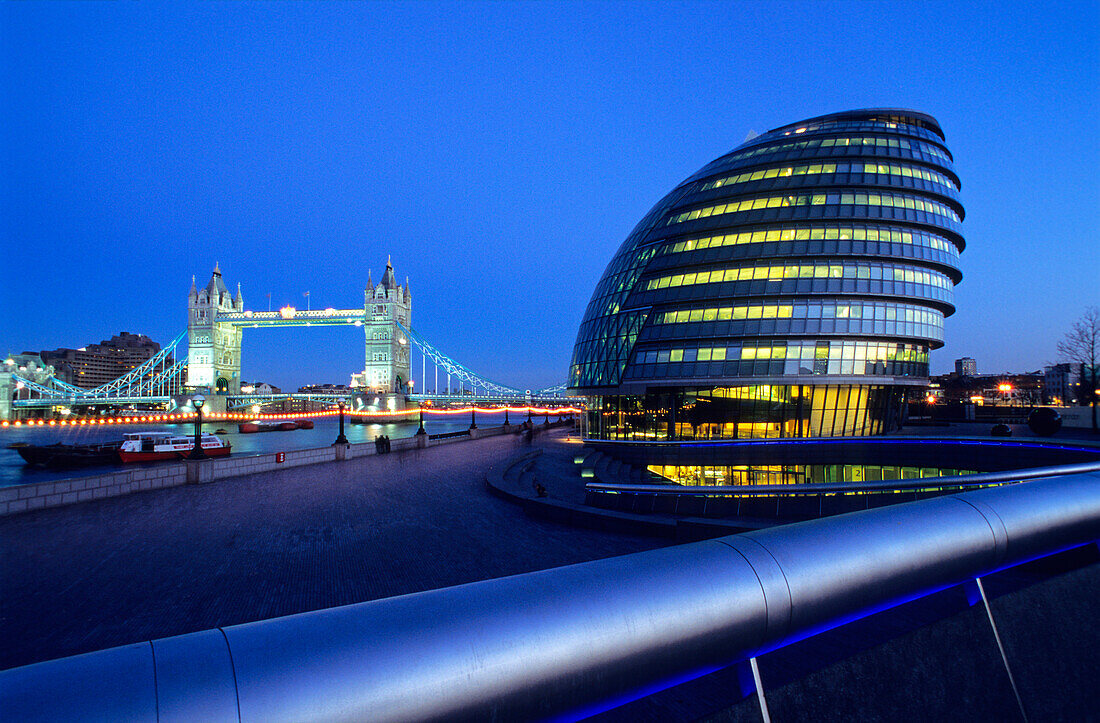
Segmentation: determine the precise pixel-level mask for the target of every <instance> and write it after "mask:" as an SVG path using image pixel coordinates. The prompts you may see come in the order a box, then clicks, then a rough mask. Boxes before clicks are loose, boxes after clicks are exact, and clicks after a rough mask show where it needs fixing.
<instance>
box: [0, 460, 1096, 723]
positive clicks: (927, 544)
mask: <svg viewBox="0 0 1100 723" xmlns="http://www.w3.org/2000/svg"><path fill="white" fill-rule="evenodd" d="M1098 538H1100V473H1098V472H1085V473H1077V474H1065V475H1061V476H1057V477H1050V478H1046V479H1037V480H1034V481H1031V482H1027V483H1025V484H1016V485H1006V486H1001V487H992V488H987V489H982V490H977V491H973V492H966V493H962V494H959V495H953V496H948V497H938V498H935V499H929V500H922V501H919V502H913V503H908V504H902V505H896V506H892V507H886V508H881V509H875V510H868V511H863V512H856V513H852V514H847V515H842V516H839V517H832V518H827V519H821V520H813V521H810V522H803V523H797V524H792V525H786V526H782V527H777V528H772V529H768V530H763V531H757V532H751V533H745V534H741V535H734V536H730V537H724V538H719V539H714V540H708V541H705V542H698V543H692V544H688V545H680V546H675V547H667V548H662V549H658V550H653V551H648V552H643V553H638V554H634V555H627V556H623V557H616V558H610V559H605V560H598V561H595V562H589V563H584V564H580V565H570V566H567V567H560V568H556V569H552V570H544V571H540V572H533V573H528V574H524V575H516V576H513V577H506V578H500V579H496V580H486V581H483V582H476V583H471V584H467V585H460V586H457V587H451V588H445V589H441V590H433V591H428V592H422V593H416V594H412V595H403V596H400V597H394V598H388V599H384V600H376V601H373V602H367V603H361V604H357V605H349V606H345V607H339V608H331V609H328V610H319V611H316V612H310V613H303V614H299V615H292V616H289V617H284V618H277V619H273V620H265V621H259V622H254V623H248V624H244V625H236V626H232V627H226V628H219V629H215V630H208V631H204V632H199V633H193V634H190V635H181V636H178V637H173V638H166V639H162V640H156V641H153V642H151V643H141V644H135V645H129V646H124V647H120V648H114V649H111V650H106V651H101V652H97V653H91V654H88V655H82V656H77V657H73V658H65V659H61V660H55V661H50V662H45V663H39V664H37V665H32V666H27V667H24V668H16V669H13V670H8V671H5V672H2V673H0V710H3V711H4V712H5V716H7V717H9V718H10V719H11V720H20V721H28V720H87V719H97V720H245V721H274V720H297V721H305V720H374V721H381V720H395V721H408V720H423V719H443V718H446V719H456V718H462V719H481V720H490V719H491V720H519V719H532V718H546V717H550V716H564V717H576V716H579V715H582V714H584V713H585V712H591V711H593V710H596V709H597V708H593V706H599V705H601V704H603V703H606V702H607V701H611V700H622V699H624V698H628V697H629V696H631V695H640V694H642V692H644V691H651V692H652V691H655V690H659V689H661V688H662V687H667V686H669V685H672V684H673V683H675V682H682V681H684V680H686V679H690V678H692V677H696V676H699V675H703V674H706V673H708V672H711V671H713V670H717V669H719V668H722V667H724V666H727V665H729V664H732V663H735V662H738V661H741V660H745V659H748V658H751V657H753V656H756V655H759V654H761V653H764V652H767V651H769V650H774V649H776V648H779V647H782V646H783V645H785V644H787V643H790V642H793V641H795V640H799V639H802V638H804V637H805V636H807V635H811V634H813V633H815V632H819V631H821V630H824V629H828V628H831V627H835V626H837V625H839V624H842V623H843V622H846V621H848V620H851V619H852V618H853V617H855V616H858V615H861V614H867V613H869V612H873V611H877V610H881V609H883V608H885V607H888V606H891V605H895V604H899V603H901V602H904V601H908V600H912V599H914V598H917V597H920V596H922V595H926V594H930V593H932V592H935V591H938V590H942V589H944V588H947V587H950V586H952V585H956V584H959V583H963V582H966V581H968V580H973V579H975V578H980V577H981V576H984V575H986V574H988V573H991V572H994V571H996V570H999V569H1002V568H1004V567H1008V566H1012V565H1015V564H1018V563H1021V562H1025V561H1028V560H1031V559H1035V558H1037V557H1042V556H1045V555H1049V554H1053V553H1055V552H1059V551H1062V550H1066V549H1069V548H1072V547H1076V546H1080V545H1084V544H1089V543H1093V542H1095V541H1096V540H1097V539H1098Z"/></svg>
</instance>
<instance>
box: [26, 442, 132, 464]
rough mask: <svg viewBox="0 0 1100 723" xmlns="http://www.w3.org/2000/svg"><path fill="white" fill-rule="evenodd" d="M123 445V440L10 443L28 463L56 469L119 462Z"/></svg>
mask: <svg viewBox="0 0 1100 723" xmlns="http://www.w3.org/2000/svg"><path fill="white" fill-rule="evenodd" d="M121 446H122V442H101V443H97V444H61V443H60V442H58V443H57V444H26V443H17V444H12V445H9V447H10V448H11V449H14V450H15V451H16V452H18V453H19V456H20V457H22V458H23V461H24V462H26V463H27V464H28V465H30V466H32V467H51V468H54V469H60V468H71V467H94V466H97V465H105V464H118V450H119V447H121Z"/></svg>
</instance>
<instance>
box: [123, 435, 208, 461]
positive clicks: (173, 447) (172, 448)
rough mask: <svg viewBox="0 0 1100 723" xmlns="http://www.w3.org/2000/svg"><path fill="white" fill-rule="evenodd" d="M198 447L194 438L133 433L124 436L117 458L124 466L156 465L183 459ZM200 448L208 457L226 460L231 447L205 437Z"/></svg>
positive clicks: (203, 436)
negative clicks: (170, 460)
mask: <svg viewBox="0 0 1100 723" xmlns="http://www.w3.org/2000/svg"><path fill="white" fill-rule="evenodd" d="M194 447H195V437H194V436H193V435H192V436H187V435H182V434H176V433H173V432H130V433H128V434H126V435H124V436H123V442H122V446H121V447H120V448H119V450H118V456H119V458H120V459H121V460H122V461H123V462H155V461H157V460H164V459H183V458H185V457H187V456H188V455H190V454H191V450H192V449H194ZM200 447H201V448H202V451H203V453H204V454H205V455H206V456H207V457H226V456H228V455H229V450H230V445H229V443H228V442H224V441H222V440H221V439H220V438H218V437H215V436H214V435H213V434H206V433H203V435H202V438H201V440H200Z"/></svg>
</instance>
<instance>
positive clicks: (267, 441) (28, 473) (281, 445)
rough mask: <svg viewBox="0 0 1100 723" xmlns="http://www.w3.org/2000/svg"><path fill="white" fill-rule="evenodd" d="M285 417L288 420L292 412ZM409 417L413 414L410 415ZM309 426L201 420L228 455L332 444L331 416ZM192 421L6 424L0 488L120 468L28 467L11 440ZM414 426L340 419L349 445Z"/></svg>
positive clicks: (449, 425)
mask: <svg viewBox="0 0 1100 723" xmlns="http://www.w3.org/2000/svg"><path fill="white" fill-rule="evenodd" d="M287 419H294V417H293V415H290V416H288V417H287ZM523 419H524V417H523V416H521V415H517V414H513V415H512V416H511V419H510V421H512V422H513V423H518V422H521V421H523ZM414 420H415V418H414ZM503 421H504V412H503V411H502V412H499V413H492V414H489V413H485V412H480V411H479V412H478V413H477V422H478V426H495V425H499V424H501V423H502V422H503ZM313 422H314V427H313V429H296V430H294V431H292V432H263V433H259V434H241V433H240V432H238V431H237V422H225V421H215V422H210V423H207V424H203V431H204V432H213V431H215V430H217V429H224V430H226V432H227V433H226V434H225V435H219V436H220V437H222V438H223V439H225V440H226V441H228V442H229V443H230V444H231V445H233V455H234V456H237V455H249V454H262V453H270V452H287V451H290V450H294V449H313V448H317V447H324V446H327V445H330V444H332V442H333V441H334V440H335V439H336V435H337V434H338V425H339V422H338V421H337V420H336V419H335V418H324V419H315V420H313ZM469 426H470V417H469V416H468V415H453V416H446V417H437V418H432V417H431V416H426V417H425V419H424V428H425V429H426V430H427V431H428V434H442V433H445V432H458V431H461V430H464V429H468V428H469ZM194 429H195V428H194V425H193V424H186V423H185V424H178V425H176V424H145V425H142V424H128V425H123V426H112V427H99V426H97V427H94V428H89V427H8V428H6V429H0V487H10V486H12V485H21V484H29V483H32V482H45V481H49V480H58V479H69V478H71V477H85V476H89V475H97V474H105V473H107V472H113V471H117V470H119V469H122V466H121V465H118V466H111V465H106V466H99V467H85V468H82V469H61V470H52V469H42V468H41V467H28V466H27V465H25V464H24V463H23V458H22V457H20V456H19V453H18V452H16V451H15V450H14V449H10V448H9V445H11V444H14V443H17V442H26V443H29V444H54V443H55V442H62V443H64V444H88V443H91V442H108V441H112V440H118V439H120V438H121V437H122V435H123V434H124V433H126V432H146V431H164V432H176V433H181V432H184V433H188V434H190V433H193V432H194ZM417 429H418V425H417V423H416V422H415V421H413V422H411V423H406V424H351V423H345V424H344V435H345V436H346V437H347V438H348V441H349V442H351V443H352V444H355V443H357V442H371V441H373V440H374V438H375V437H378V436H380V435H383V434H384V435H387V436H389V437H390V438H392V439H396V438H400V437H411V436H412V435H414V434H416V430H417Z"/></svg>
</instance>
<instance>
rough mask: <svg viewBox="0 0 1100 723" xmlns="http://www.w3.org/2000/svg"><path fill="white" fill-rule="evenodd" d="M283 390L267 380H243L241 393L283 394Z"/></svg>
mask: <svg viewBox="0 0 1100 723" xmlns="http://www.w3.org/2000/svg"><path fill="white" fill-rule="evenodd" d="M282 392H283V390H282V389H279V387H277V386H275V385H274V384H268V383H267V382H241V394H282Z"/></svg>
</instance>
